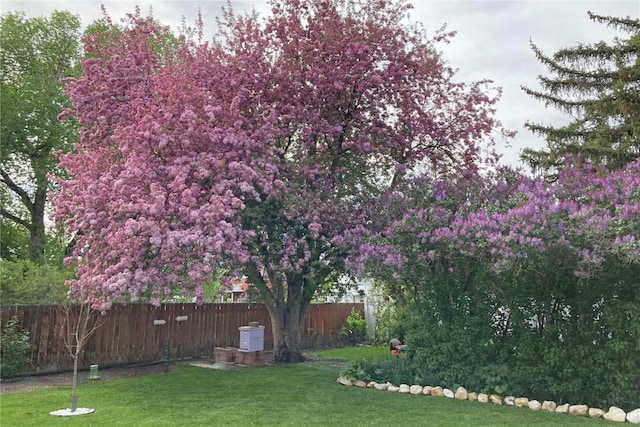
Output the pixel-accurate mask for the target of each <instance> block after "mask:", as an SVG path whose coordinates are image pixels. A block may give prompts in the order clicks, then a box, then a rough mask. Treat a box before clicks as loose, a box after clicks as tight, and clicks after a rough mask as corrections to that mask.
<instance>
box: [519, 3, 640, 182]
mask: <svg viewBox="0 0 640 427" xmlns="http://www.w3.org/2000/svg"><path fill="white" fill-rule="evenodd" d="M589 18H590V19H591V20H592V21H594V22H596V23H598V24H601V25H607V26H609V27H612V28H615V29H616V30H619V31H620V32H621V33H623V34H625V35H627V37H624V36H621V37H620V38H618V37H616V38H615V39H614V40H613V41H612V42H611V43H606V42H604V41H601V42H599V43H595V44H578V45H577V46H574V47H569V48H564V49H560V50H559V51H557V52H556V53H555V54H554V55H553V56H551V57H549V56H546V55H545V54H544V53H543V52H542V51H541V50H540V49H539V48H538V47H537V46H536V45H535V44H533V43H532V45H531V46H532V49H533V51H534V53H535V55H536V58H537V59H538V60H539V61H540V62H541V63H542V64H544V65H545V66H546V67H547V68H548V69H549V72H550V74H551V75H550V76H539V77H538V80H539V82H540V85H541V87H542V89H541V90H540V91H536V90H533V89H530V88H528V87H523V90H524V91H525V92H526V93H527V94H528V95H530V96H532V97H533V98H535V99H537V100H539V101H542V102H544V103H545V105H546V106H551V107H554V108H556V109H558V110H560V111H562V112H563V113H566V114H568V115H570V116H571V119H570V121H569V123H567V124H566V125H564V126H558V127H555V126H551V125H544V124H539V123H534V122H527V123H526V124H525V126H526V127H527V128H528V129H529V130H531V131H532V132H534V133H537V134H540V135H542V136H543V137H544V138H545V139H546V142H547V147H546V148H544V149H540V150H537V149H533V148H527V149H525V150H523V153H522V156H521V157H522V159H523V160H524V161H525V162H526V163H528V164H529V166H531V168H532V169H533V170H534V171H548V172H552V173H553V171H555V170H557V169H558V168H560V167H561V166H562V164H563V162H564V158H565V156H566V155H576V154H578V153H580V154H581V155H582V156H583V157H584V158H585V160H588V161H590V162H592V163H594V164H602V165H605V166H606V167H607V168H608V169H610V170H613V169H620V168H623V167H625V165H626V164H627V163H628V162H630V161H632V160H633V159H635V158H636V157H638V156H639V155H640V20H638V19H630V18H615V17H608V16H600V15H595V14H593V13H589Z"/></svg>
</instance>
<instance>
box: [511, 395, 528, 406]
mask: <svg viewBox="0 0 640 427" xmlns="http://www.w3.org/2000/svg"><path fill="white" fill-rule="evenodd" d="M513 404H514V405H515V406H517V407H518V408H528V407H529V398H528V397H516V399H515V400H514V401H513Z"/></svg>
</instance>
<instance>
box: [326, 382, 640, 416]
mask: <svg viewBox="0 0 640 427" xmlns="http://www.w3.org/2000/svg"><path fill="white" fill-rule="evenodd" d="M337 382H338V384H341V385H344V386H354V387H361V388H373V389H375V390H386V391H391V392H398V393H403V394H413V395H424V396H435V397H447V398H450V399H458V400H471V401H476V400H477V401H478V402H480V403H489V402H491V403H493V404H495V405H505V406H515V407H520V408H529V409H531V410H533V411H545V412H555V413H560V414H569V415H575V416H581V417H586V416H588V417H591V418H603V419H605V420H608V421H614V422H619V423H624V422H625V421H626V422H628V423H631V424H640V408H637V409H634V410H633V411H631V412H629V413H625V412H624V411H623V410H622V409H620V408H618V407H617V406H611V407H610V408H609V410H608V411H606V412H605V411H604V410H603V409H600V408H589V407H587V405H570V404H568V403H565V404H563V405H557V404H556V403H555V402H553V401H551V400H545V401H544V402H542V403H540V402H539V401H537V400H529V399H528V398H526V397H515V396H506V397H504V398H503V397H502V396H500V395H497V394H486V393H475V392H468V391H467V390H466V389H465V388H464V387H458V389H457V390H456V391H455V392H453V391H451V390H449V389H447V388H443V387H440V386H435V387H434V386H421V385H408V384H400V385H399V386H395V385H393V384H391V383H389V382H387V383H377V382H375V381H371V382H369V383H366V382H364V381H361V380H357V381H352V380H350V379H349V378H347V377H338V379H337Z"/></svg>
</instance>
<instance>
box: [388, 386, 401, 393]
mask: <svg viewBox="0 0 640 427" xmlns="http://www.w3.org/2000/svg"><path fill="white" fill-rule="evenodd" d="M387 391H395V392H398V391H400V387H398V386H395V385H390V386H389V387H387Z"/></svg>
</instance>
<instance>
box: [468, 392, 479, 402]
mask: <svg viewBox="0 0 640 427" xmlns="http://www.w3.org/2000/svg"><path fill="white" fill-rule="evenodd" d="M468 398H469V400H471V401H474V400H478V393H476V392H475V391H471V392H469V397H468Z"/></svg>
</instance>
